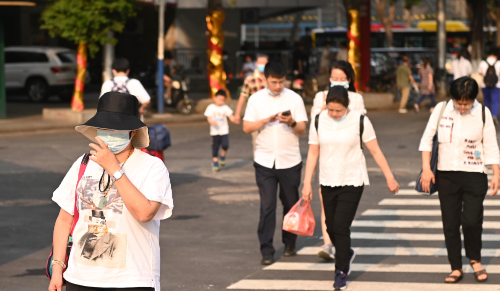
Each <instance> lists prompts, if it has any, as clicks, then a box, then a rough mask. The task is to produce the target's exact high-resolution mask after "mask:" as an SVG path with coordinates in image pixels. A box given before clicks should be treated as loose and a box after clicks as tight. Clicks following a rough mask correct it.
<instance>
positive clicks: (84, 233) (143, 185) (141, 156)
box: [52, 149, 174, 291]
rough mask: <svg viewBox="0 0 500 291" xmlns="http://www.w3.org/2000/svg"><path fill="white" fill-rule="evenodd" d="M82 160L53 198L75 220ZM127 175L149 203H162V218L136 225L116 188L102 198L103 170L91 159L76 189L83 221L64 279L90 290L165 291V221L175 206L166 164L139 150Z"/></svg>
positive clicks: (76, 232)
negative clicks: (149, 290)
mask: <svg viewBox="0 0 500 291" xmlns="http://www.w3.org/2000/svg"><path fill="white" fill-rule="evenodd" d="M81 160H82V157H80V158H79V159H78V160H77V161H76V162H75V163H74V164H73V166H72V167H71V169H70V170H69V171H68V173H67V174H66V176H65V177H64V179H63V181H62V182H61V185H60V186H59V188H57V189H56V190H55V191H54V194H53V196H52V200H54V201H55V202H56V203H57V204H58V205H59V206H60V207H61V208H62V209H64V210H65V211H66V212H68V213H69V214H71V215H74V213H73V211H74V205H75V188H76V183H77V180H78V171H79V168H80V164H81ZM123 171H124V172H125V175H127V177H128V179H130V181H131V182H132V184H134V186H135V187H137V189H139V191H141V193H142V194H143V195H144V196H145V197H146V198H147V199H148V200H150V201H157V202H160V203H162V205H161V207H160V209H159V211H158V213H157V214H156V216H155V217H154V219H153V220H151V221H150V222H138V221H137V220H135V218H134V217H133V216H132V214H131V213H130V212H129V211H128V209H127V207H126V206H125V203H124V202H123V200H122V198H121V196H120V193H118V192H117V189H116V186H114V185H113V187H112V188H111V190H110V191H109V192H108V194H107V195H106V196H104V195H103V194H102V192H101V191H100V190H99V180H100V178H101V175H102V172H103V169H102V168H101V166H99V165H98V164H97V163H95V162H93V161H91V160H89V163H88V165H87V168H86V170H85V174H84V175H83V177H82V179H81V180H80V183H79V185H78V188H76V189H78V190H77V191H78V203H77V205H78V209H79V219H78V222H77V224H76V227H75V230H74V232H73V248H72V249H71V254H70V257H69V260H68V268H67V270H66V272H65V273H64V279H66V280H67V281H68V282H71V283H73V284H77V285H82V286H88V287H99V288H111V287H114V288H132V287H154V288H155V290H156V291H160V290H161V289H160V245H159V228H160V220H162V219H166V218H168V217H170V216H171V215H172V209H173V207H174V204H173V199H172V189H171V186H170V178H169V174H168V171H167V168H166V167H165V164H164V163H163V161H162V160H160V159H158V158H156V157H153V156H150V155H149V154H146V153H144V152H142V151H140V150H137V149H136V150H135V151H134V153H133V154H132V155H131V156H130V157H129V159H128V160H127V162H126V163H125V165H124V166H123ZM105 176H106V177H107V175H105Z"/></svg>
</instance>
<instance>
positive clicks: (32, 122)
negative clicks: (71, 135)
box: [0, 113, 206, 134]
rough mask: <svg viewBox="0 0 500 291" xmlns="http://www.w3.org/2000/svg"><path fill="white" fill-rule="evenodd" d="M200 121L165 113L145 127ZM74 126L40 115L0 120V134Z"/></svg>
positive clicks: (201, 117)
mask: <svg viewBox="0 0 500 291" xmlns="http://www.w3.org/2000/svg"><path fill="white" fill-rule="evenodd" d="M202 121H206V117H205V116H204V115H203V114H190V115H182V114H170V113H165V114H162V115H161V116H157V115H156V114H155V115H154V116H153V117H151V118H145V123H146V124H147V125H152V124H158V123H162V124H169V123H192V122H202ZM76 125H78V124H76V123H72V122H64V121H54V120H44V119H43V117H42V115H33V116H27V117H19V118H11V119H4V120H0V134H8V133H23V132H39V131H47V130H60V129H72V128H75V126H76Z"/></svg>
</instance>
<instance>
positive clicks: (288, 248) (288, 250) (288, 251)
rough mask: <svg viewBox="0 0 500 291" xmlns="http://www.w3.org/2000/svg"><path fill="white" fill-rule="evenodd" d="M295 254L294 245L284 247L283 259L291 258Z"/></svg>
mask: <svg viewBox="0 0 500 291" xmlns="http://www.w3.org/2000/svg"><path fill="white" fill-rule="evenodd" d="M296 254H297V251H296V250H295V245H286V246H285V253H284V254H283V256H285V257H293V256H295V255H296Z"/></svg>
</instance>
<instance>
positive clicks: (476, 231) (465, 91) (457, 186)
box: [419, 77, 500, 283]
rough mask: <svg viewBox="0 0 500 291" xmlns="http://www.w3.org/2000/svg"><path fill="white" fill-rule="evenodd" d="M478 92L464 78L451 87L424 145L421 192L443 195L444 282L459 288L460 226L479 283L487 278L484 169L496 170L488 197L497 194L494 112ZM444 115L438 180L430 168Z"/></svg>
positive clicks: (499, 174)
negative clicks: (447, 270)
mask: <svg viewBox="0 0 500 291" xmlns="http://www.w3.org/2000/svg"><path fill="white" fill-rule="evenodd" d="M478 92H479V86H478V85H477V82H476V81H475V80H474V79H472V78H469V77H462V78H459V79H457V80H455V81H453V83H452V84H451V87H450V95H451V98H452V100H450V101H448V102H441V103H440V104H438V105H437V106H436V108H435V110H434V112H433V113H432V115H431V117H430V119H429V123H428V124H427V127H426V129H425V132H424V135H423V136H422V140H421V141H420V148H419V150H420V151H421V152H422V168H423V172H422V179H421V182H420V183H421V184H422V189H423V190H424V191H426V192H428V191H429V189H430V183H431V181H432V182H435V183H436V186H437V190H438V193H439V202H440V205H441V217H442V220H443V232H444V238H445V242H446V249H447V251H448V261H449V262H450V265H451V270H452V272H451V274H450V275H449V276H447V277H446V278H445V282H446V283H457V282H459V281H460V280H461V279H462V277H463V269H462V239H461V238H460V226H462V232H463V235H464V247H465V254H466V256H467V257H468V258H469V260H470V261H469V263H470V264H471V266H472V268H473V269H474V275H475V277H476V281H478V282H484V281H486V279H487V278H488V274H487V273H486V270H484V268H483V267H482V265H481V248H482V241H481V235H482V232H483V216H484V207H483V201H484V198H485V195H486V192H487V191H488V178H487V175H486V165H490V166H491V168H492V170H493V178H492V180H491V187H490V190H491V191H490V195H491V196H493V195H495V194H496V193H497V191H498V183H499V181H498V179H499V177H500V171H499V167H498V164H499V162H500V153H499V150H498V143H497V133H496V130H495V125H494V124H493V118H492V115H491V112H490V110H489V109H488V108H487V107H484V106H482V105H481V104H480V103H479V102H478V101H477V100H476V96H477V94H478ZM443 106H445V107H444V108H443ZM441 114H442V117H441V119H440V120H439V130H438V131H437V132H438V142H439V151H438V153H439V155H438V164H437V174H436V177H434V173H433V172H432V170H431V164H430V161H431V151H432V140H433V137H434V135H435V134H436V126H437V124H438V119H439V116H440V115H441Z"/></svg>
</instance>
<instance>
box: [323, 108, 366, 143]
mask: <svg viewBox="0 0 500 291" xmlns="http://www.w3.org/2000/svg"><path fill="white" fill-rule="evenodd" d="M314 126H315V127H316V133H318V136H319V131H318V130H319V114H317V115H316V116H315V117H314ZM363 132H365V116H364V115H360V116H359V146H360V147H361V150H362V151H363Z"/></svg>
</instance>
